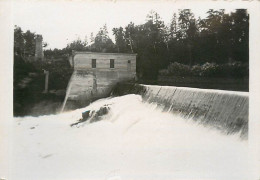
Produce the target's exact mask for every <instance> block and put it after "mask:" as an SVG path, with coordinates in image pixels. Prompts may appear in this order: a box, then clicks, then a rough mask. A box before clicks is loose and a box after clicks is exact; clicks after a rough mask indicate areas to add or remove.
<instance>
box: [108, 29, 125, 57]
mask: <svg viewBox="0 0 260 180" xmlns="http://www.w3.org/2000/svg"><path fill="white" fill-rule="evenodd" d="M112 31H113V35H115V40H116V47H117V51H118V52H126V51H127V49H126V48H127V47H126V46H127V44H126V40H125V33H124V29H123V28H122V27H119V28H113V29H112Z"/></svg>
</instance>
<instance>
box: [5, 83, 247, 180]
mask: <svg viewBox="0 0 260 180" xmlns="http://www.w3.org/2000/svg"><path fill="white" fill-rule="evenodd" d="M143 87H144V86H143ZM128 90H129V92H130V91H132V92H133V91H134V88H133V89H132V90H131V88H128ZM135 90H136V92H135V93H136V94H129V95H123V96H118V97H109V98H106V99H100V100H98V101H95V102H93V103H91V104H90V105H89V106H87V107H85V108H82V109H77V110H74V111H70V112H64V113H61V114H58V115H49V116H40V117H24V118H15V120H14V123H13V141H12V150H13V151H12V158H11V167H10V170H11V175H12V177H11V179H13V180H16V179H17V180H18V179H19V180H27V179H34V180H38V179H39V180H47V179H57V180H58V179H62V180H74V179H77V180H81V179H82V180H83V179H84V180H85V179H109V180H112V179H113V180H115V179H117V180H119V179H122V180H123V179H124V180H130V179H135V180H139V179H140V180H144V179H147V180H148V179H149V180H153V179H166V180H167V179H169V180H172V179H221V180H223V179H225V180H239V179H241V180H244V179H249V178H248V177H249V175H250V171H249V170H248V158H247V156H248V144H247V140H246V139H244V138H241V136H240V134H241V131H242V129H243V128H240V130H239V131H238V130H237V131H232V132H233V133H231V134H229V135H227V134H225V133H222V132H221V131H219V130H218V128H210V127H211V125H210V126H205V123H200V122H201V121H198V120H197V121H196V120H194V119H193V118H196V117H201V115H200V116H199V115H197V114H196V113H190V112H186V111H183V113H179V114H178V113H176V114H174V113H173V110H174V109H175V108H176V107H178V106H180V110H179V112H181V110H182V109H185V106H187V105H186V102H188V101H189V100H191V99H192V97H193V98H194V99H195V97H196V98H198V100H197V102H195V101H193V103H190V105H189V106H187V107H189V108H190V107H193V106H195V105H196V104H203V102H204V103H206V102H207V101H213V102H215V103H213V105H212V107H215V106H217V102H218V101H219V106H220V105H221V104H222V105H223V106H224V107H223V109H222V110H221V111H220V110H219V112H224V109H225V106H226V105H230V106H232V103H231V99H232V98H231V99H226V98H224V97H225V96H224V97H223V98H221V95H219V94H218V93H216V92H214V93H216V95H214V97H215V96H216V97H215V99H214V97H211V96H209V95H205V94H204V95H203V96H202V93H201V94H200V93H198V94H196V93H195V92H194V93H193V95H188V93H187V92H186V94H185V92H183V93H181V92H178V90H176V91H175V93H174V94H175V95H180V96H183V95H185V97H183V98H181V97H179V98H178V97H172V96H171V95H173V94H171V95H170V92H172V89H171V88H166V89H164V90H162V89H161V90H160V88H159V87H149V86H146V87H144V88H139V89H137V88H135ZM159 90H160V91H159ZM115 92H116V91H115ZM115 92H114V95H115V94H116V93H115ZM118 92H119V91H118ZM121 92H123V91H121ZM124 93H128V92H126V91H125V90H124ZM138 93H139V94H142V95H137V94H138ZM172 93H173V92H172ZM214 93H213V94H214ZM191 94H192V93H191ZM209 94H210V93H209ZM220 94H221V93H220ZM175 95H174V96H175ZM231 95H232V97H233V96H236V95H234V94H233V93H231ZM244 95H245V94H241V97H244ZM212 96H213V95H212ZM238 96H239V97H240V95H238ZM199 97H200V98H201V97H204V98H206V99H207V100H204V101H203V100H199ZM156 98H158V99H156ZM236 98H237V97H236ZM163 99H168V101H164V100H163ZM242 100H243V98H242V99H239V98H238V101H237V104H238V103H239V102H241V104H242V102H244V101H242ZM170 101H171V102H177V101H180V102H182V104H180V103H179V104H178V105H172V104H171V103H167V102H170ZM103 106H108V107H109V112H108V114H105V115H104V116H102V118H101V119H100V120H99V121H97V122H94V123H88V121H86V122H82V123H80V124H79V125H78V126H73V127H71V126H70V125H71V124H72V123H75V122H76V121H77V120H78V119H80V118H81V113H82V112H84V111H86V110H91V111H94V110H98V109H99V108H100V107H103ZM244 106H245V105H244ZM243 108H245V107H243ZM243 108H242V109H243ZM192 112H193V111H192ZM199 112H200V111H199V110H198V112H197V113H198V114H200V113H199ZM213 112H215V111H214V110H213V109H212V110H208V113H211V114H212V113H213ZM232 112H233V111H232ZM232 112H228V113H226V114H225V115H226V116H230V117H233V116H235V115H233V116H231V114H232ZM240 113H241V114H240V115H236V117H240V116H241V117H243V116H242V114H243V113H242V112H240ZM184 114H187V116H184ZM188 114H190V115H188ZM202 115H203V116H205V117H207V119H211V116H209V114H206V113H205V114H203V113H202ZM223 116H224V115H222V116H221V115H219V116H216V118H217V119H218V120H219V119H221V117H223ZM217 119H215V120H214V119H213V120H212V121H216V120H217ZM208 121H209V120H208ZM225 121H226V120H225ZM225 121H224V120H223V122H225ZM225 126H226V125H225ZM231 129H232V128H231ZM244 133H246V132H244Z"/></svg>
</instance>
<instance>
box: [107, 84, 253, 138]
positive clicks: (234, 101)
mask: <svg viewBox="0 0 260 180" xmlns="http://www.w3.org/2000/svg"><path fill="white" fill-rule="evenodd" d="M112 94H113V95H124V94H140V95H142V97H143V100H144V101H146V102H148V103H156V104H157V105H158V106H159V107H160V108H162V109H163V110H164V111H168V112H172V113H174V114H179V115H181V116H183V117H185V118H187V119H193V120H194V121H197V122H198V123H201V124H204V125H205V126H208V127H212V128H216V129H218V130H220V131H221V132H223V133H225V134H234V133H241V137H242V138H247V132H248V111H249V95H248V93H247V92H235V91H223V90H209V89H198V88H184V87H174V86H153V85H138V84H126V83H124V84H118V85H117V86H116V87H115V88H114V90H113V93H112Z"/></svg>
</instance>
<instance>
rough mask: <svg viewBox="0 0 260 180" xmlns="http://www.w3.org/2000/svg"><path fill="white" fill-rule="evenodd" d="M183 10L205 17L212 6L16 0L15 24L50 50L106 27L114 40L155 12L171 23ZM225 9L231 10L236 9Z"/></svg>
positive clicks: (14, 8) (132, 2)
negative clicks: (118, 30)
mask: <svg viewBox="0 0 260 180" xmlns="http://www.w3.org/2000/svg"><path fill="white" fill-rule="evenodd" d="M189 5H190V4H189ZM182 8H191V10H192V12H193V13H194V14H195V16H196V17H199V16H200V17H202V18H204V17H206V12H207V11H208V9H209V8H210V6H208V5H206V4H205V6H201V4H191V5H190V6H188V7H187V4H185V3H184V4H181V3H179V4H176V3H174V2H172V1H156V2H155V1H149V2H148V1H143V2H137V1H131V2H130V1H128V2H126V1H120V2H119V1H117V2H115V1H84V2H83V1H73V2H72V1H61V2H57V1H56V2H51V1H14V3H13V24H14V25H18V26H20V27H21V28H22V30H23V31H26V30H30V31H32V32H35V33H37V34H42V36H43V41H44V42H47V43H48V46H47V47H46V48H47V49H50V48H51V49H53V48H64V47H66V45H67V44H68V43H69V42H72V41H73V40H76V39H77V38H78V37H79V38H81V39H82V40H84V39H85V38H86V36H87V38H88V41H89V38H90V34H91V32H93V33H94V36H95V35H96V33H97V32H98V30H99V29H100V28H101V27H102V26H103V25H104V24H106V25H107V28H108V32H109V35H110V38H111V39H112V40H113V39H114V37H113V34H112V28H114V27H119V26H122V27H125V26H126V25H127V24H128V23H130V22H131V21H132V22H134V23H135V24H141V23H144V22H145V20H146V16H147V14H148V13H149V12H150V11H151V10H154V11H156V12H157V13H158V14H159V15H160V17H161V18H162V19H163V20H164V22H165V24H168V23H170V20H171V18H172V15H173V13H174V12H178V9H182ZM211 8H212V6H211ZM220 8H223V7H220ZM225 9H227V11H230V9H232V7H227V8H225Z"/></svg>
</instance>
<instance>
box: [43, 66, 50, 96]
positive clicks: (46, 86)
mask: <svg viewBox="0 0 260 180" xmlns="http://www.w3.org/2000/svg"><path fill="white" fill-rule="evenodd" d="M44 74H45V88H44V92H43V93H48V84H49V71H46V70H44Z"/></svg>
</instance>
